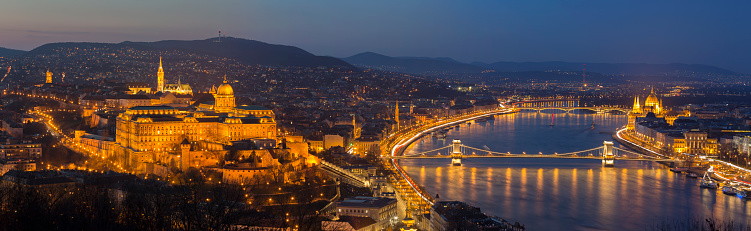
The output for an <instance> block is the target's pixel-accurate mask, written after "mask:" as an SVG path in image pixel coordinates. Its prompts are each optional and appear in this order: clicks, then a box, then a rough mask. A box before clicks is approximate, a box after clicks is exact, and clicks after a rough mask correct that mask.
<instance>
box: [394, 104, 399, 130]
mask: <svg viewBox="0 0 751 231" xmlns="http://www.w3.org/2000/svg"><path fill="white" fill-rule="evenodd" d="M394 120H396V129H397V130H399V101H398V100H397V101H396V107H394Z"/></svg>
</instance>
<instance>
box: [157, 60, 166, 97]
mask: <svg viewBox="0 0 751 231" xmlns="http://www.w3.org/2000/svg"><path fill="white" fill-rule="evenodd" d="M156 83H157V87H156V91H161V92H164V69H162V56H159V70H158V71H157V72H156Z"/></svg>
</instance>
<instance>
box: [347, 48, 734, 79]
mask: <svg viewBox="0 0 751 231" xmlns="http://www.w3.org/2000/svg"><path fill="white" fill-rule="evenodd" d="M343 60H344V61H347V62H349V63H350V64H352V65H354V66H357V67H363V68H373V69H381V70H386V71H396V72H405V73H410V74H427V75H430V74H441V73H443V74H474V73H482V72H487V71H488V70H492V71H496V72H551V71H553V72H581V71H582V69H583V67H584V66H583V64H584V63H573V62H495V63H481V62H474V63H462V62H459V61H456V60H454V59H451V58H446V57H441V58H429V57H389V56H385V55H381V54H377V53H373V52H365V53H360V54H356V55H353V56H350V57H347V58H343ZM586 67H587V72H594V73H600V74H603V75H614V76H617V75H623V76H686V77H692V76H701V75H713V74H721V75H732V74H736V73H735V72H733V71H729V70H726V69H722V68H719V67H714V66H709V65H701V64H681V63H671V64H645V63H587V65H586Z"/></svg>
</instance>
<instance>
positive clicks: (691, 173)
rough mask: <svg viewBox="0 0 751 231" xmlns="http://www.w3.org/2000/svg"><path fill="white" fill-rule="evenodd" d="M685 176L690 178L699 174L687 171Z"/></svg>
mask: <svg viewBox="0 0 751 231" xmlns="http://www.w3.org/2000/svg"><path fill="white" fill-rule="evenodd" d="M686 176H687V177H691V178H699V174H696V173H694V172H689V173H688V174H686Z"/></svg>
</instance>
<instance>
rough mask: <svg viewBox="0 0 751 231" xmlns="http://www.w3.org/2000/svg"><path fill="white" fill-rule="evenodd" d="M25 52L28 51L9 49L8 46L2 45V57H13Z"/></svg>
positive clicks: (0, 52) (0, 53)
mask: <svg viewBox="0 0 751 231" xmlns="http://www.w3.org/2000/svg"><path fill="white" fill-rule="evenodd" d="M24 53H26V51H22V50H14V49H8V48H4V47H0V57H4V58H7V57H13V56H17V55H22V54H24Z"/></svg>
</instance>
